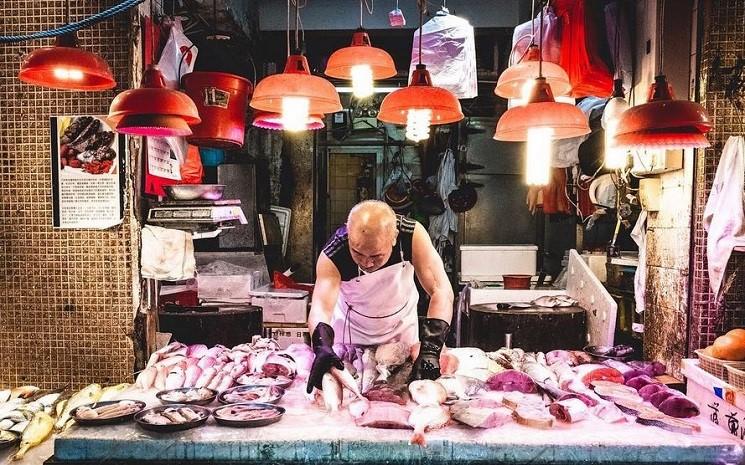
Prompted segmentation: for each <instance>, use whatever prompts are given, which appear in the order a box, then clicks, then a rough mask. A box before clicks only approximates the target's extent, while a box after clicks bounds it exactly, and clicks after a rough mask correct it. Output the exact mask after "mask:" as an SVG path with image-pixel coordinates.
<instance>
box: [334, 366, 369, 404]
mask: <svg viewBox="0 0 745 465" xmlns="http://www.w3.org/2000/svg"><path fill="white" fill-rule="evenodd" d="M330 371H331V374H332V375H334V377H335V378H336V379H337V380H338V381H339V383H341V385H342V386H344V387H345V388H347V389H349V390H350V391H352V393H353V394H354V396H355V397H356V398H358V399H360V398H361V397H362V394H361V393H360V390H359V389H358V388H357V381H355V379H354V377H353V376H352V374H351V373H349V371H348V370H347V369H346V368H345V369H343V370H340V369H338V368H336V367H331V370H330Z"/></svg>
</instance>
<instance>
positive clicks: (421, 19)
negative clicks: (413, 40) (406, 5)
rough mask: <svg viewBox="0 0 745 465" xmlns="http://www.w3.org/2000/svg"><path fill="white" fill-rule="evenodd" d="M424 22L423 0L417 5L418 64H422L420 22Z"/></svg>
mask: <svg viewBox="0 0 745 465" xmlns="http://www.w3.org/2000/svg"><path fill="white" fill-rule="evenodd" d="M423 22H424V2H422V3H421V4H420V5H419V64H420V65H421V64H422V33H423V32H424V31H422V23H423Z"/></svg>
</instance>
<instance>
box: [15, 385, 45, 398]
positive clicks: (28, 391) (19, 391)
mask: <svg viewBox="0 0 745 465" xmlns="http://www.w3.org/2000/svg"><path fill="white" fill-rule="evenodd" d="M38 391H39V388H38V387H36V386H19V387H16V388H13V389H11V390H10V398H11V399H16V398H19V397H20V398H21V399H28V398H29V397H31V396H33V395H34V394H36V393H37V392H38Z"/></svg>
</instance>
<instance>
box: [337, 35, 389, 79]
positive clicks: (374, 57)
mask: <svg viewBox="0 0 745 465" xmlns="http://www.w3.org/2000/svg"><path fill="white" fill-rule="evenodd" d="M357 65H367V66H369V67H370V69H371V70H372V77H373V79H386V78H389V77H393V76H395V75H396V65H395V64H394V63H393V58H391V56H390V55H389V54H388V52H386V51H385V50H383V49H380V48H375V47H373V46H372V45H371V44H370V37H369V36H368V35H367V32H366V31H365V30H364V29H358V30H357V32H355V33H354V34H353V35H352V45H350V46H349V47H344V48H341V49H339V50H337V51H335V52H334V53H332V54H331V56H330V57H329V61H328V63H327V64H326V75H327V76H330V77H333V78H338V79H352V67H353V66H357Z"/></svg>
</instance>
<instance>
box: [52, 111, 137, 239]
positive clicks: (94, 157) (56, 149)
mask: <svg viewBox="0 0 745 465" xmlns="http://www.w3.org/2000/svg"><path fill="white" fill-rule="evenodd" d="M50 127H51V132H50V135H51V148H52V153H51V161H52V196H53V216H54V218H53V224H54V227H55V228H62V229H106V228H110V227H112V226H116V225H118V224H121V222H122V221H123V219H124V186H125V177H124V169H125V165H124V154H125V153H126V152H125V138H124V136H122V135H120V134H117V133H115V132H114V131H113V130H112V129H111V127H109V125H108V124H106V121H105V119H104V117H103V116H53V117H51V118H50Z"/></svg>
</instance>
